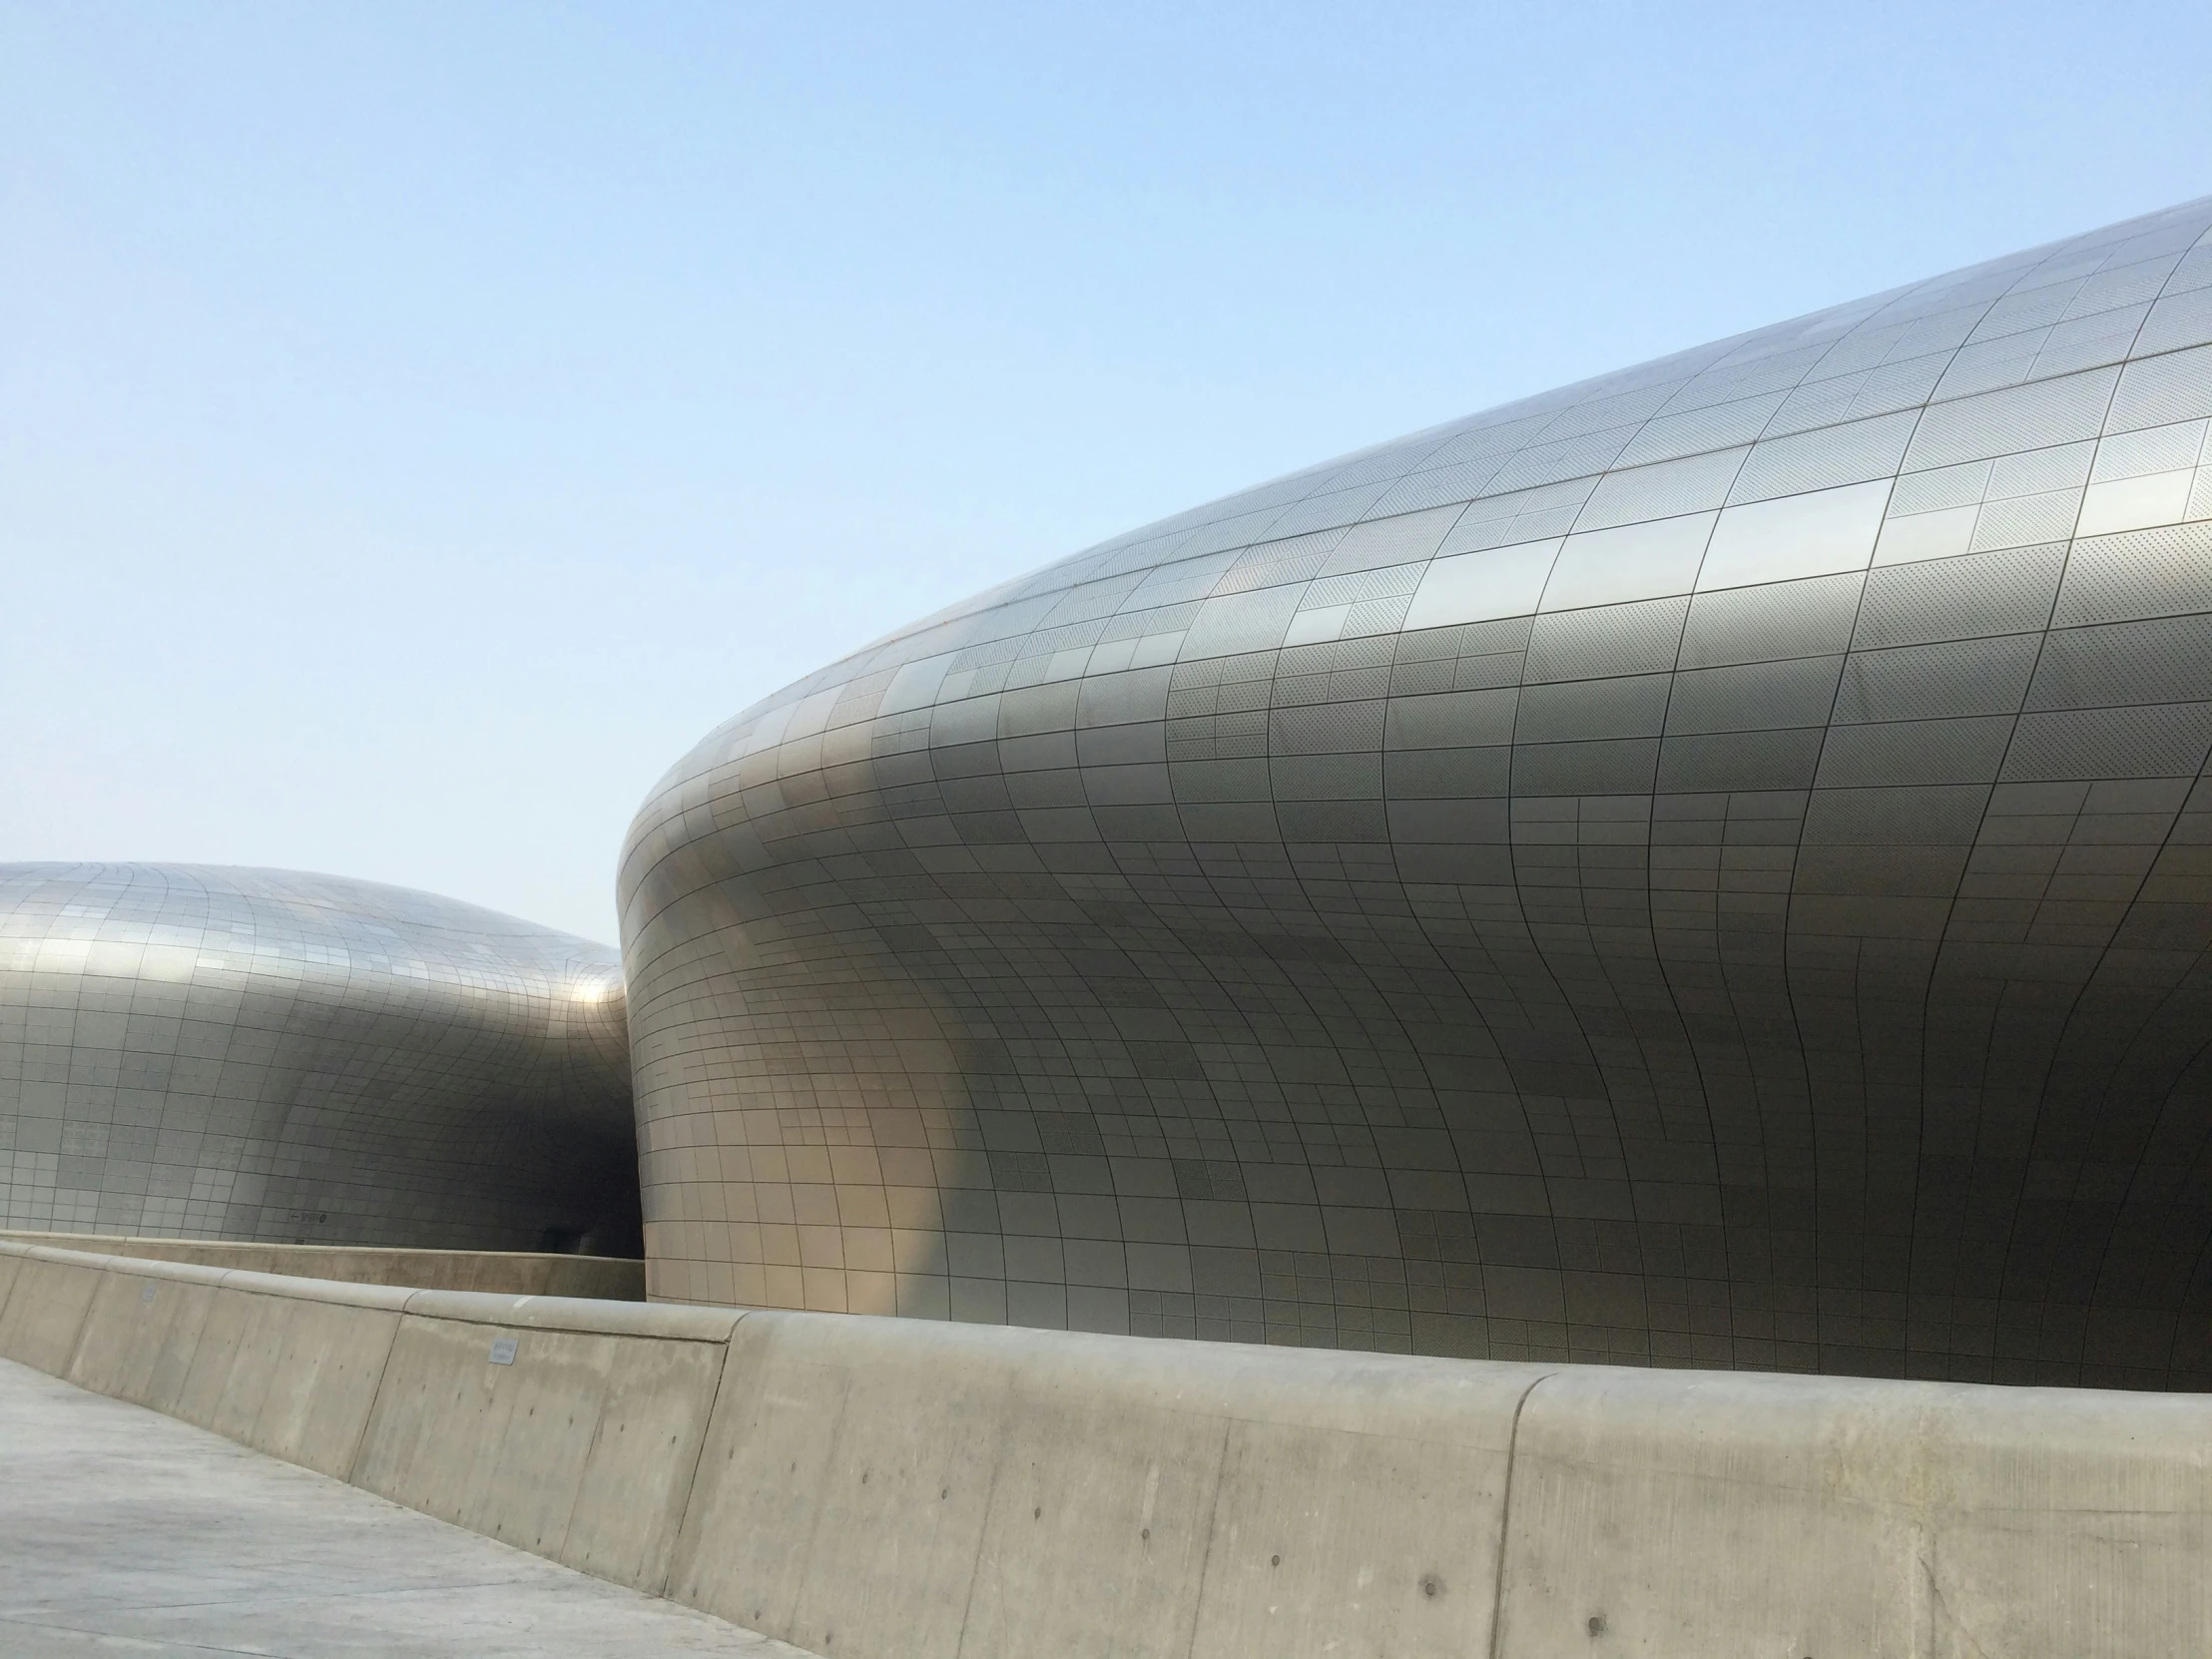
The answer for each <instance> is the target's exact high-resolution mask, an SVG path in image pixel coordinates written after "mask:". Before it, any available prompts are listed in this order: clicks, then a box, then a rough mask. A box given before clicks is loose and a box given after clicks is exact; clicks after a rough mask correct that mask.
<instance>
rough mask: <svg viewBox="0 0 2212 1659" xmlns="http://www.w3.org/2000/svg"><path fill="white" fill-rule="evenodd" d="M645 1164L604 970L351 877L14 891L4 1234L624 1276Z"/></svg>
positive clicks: (610, 957)
mask: <svg viewBox="0 0 2212 1659" xmlns="http://www.w3.org/2000/svg"><path fill="white" fill-rule="evenodd" d="M632 1144H633V1128H632V1119H631V1114H630V1084H629V1067H628V1038H627V1034H626V1031H625V1026H624V1013H623V996H622V972H621V966H620V963H619V961H618V959H617V957H616V955H615V953H614V952H613V951H612V950H610V949H608V948H606V947H605V946H602V945H595V944H590V943H587V942H586V941H585V940H582V939H577V938H571V937H569V936H568V935H566V934H563V933H556V932H552V931H550V930H548V929H546V928H542V927H535V926H532V925H531V924H529V923H527V922H522V921H516V920H514V919H513V918H511V917H508V916H502V915H498V914H495V913H493V912H492V911H489V910H481V909H478V908H476V907H475V906H473V905H468V904H460V903H455V902H453V901H452V900H450V899H443V898H436V897H432V896H431V895H429V894H427V893H418V892H409V891H406V890H404V889H402V888H398V887H387V886H381V885H377V884H375V883H372V882H367V881H348V880H340V879H338V878H336V877H332V876H322V875H301V874H294V873H291V872H288V871H282V870H263V869H234V868H212V867H205V866H183V865H156V864H97V863H84V864H6V865H0V1226H5V1227H9V1228H20V1229H35V1230H40V1231H49V1230H50V1231H58V1232H87V1233H136V1234H150V1235H162V1236H170V1237H183V1238H228V1239H266V1240H285V1241H297V1242H303V1243H309V1244H363V1245H386V1246H422V1247H437V1248H450V1249H508V1250H513V1249H527V1250H534V1249H538V1248H541V1247H543V1246H545V1245H547V1244H548V1243H551V1244H554V1245H556V1246H559V1247H564V1248H565V1247H567V1246H569V1245H572V1244H575V1243H579V1242H583V1241H585V1240H586V1239H587V1238H588V1237H590V1236H591V1235H592V1234H593V1231H594V1229H597V1230H598V1234H597V1237H596V1239H593V1241H592V1242H594V1243H595V1244H597V1245H599V1246H600V1247H602V1248H606V1247H615V1248H619V1246H620V1242H621V1241H620V1235H621V1233H622V1232H623V1231H624V1230H625V1227H626V1225H634V1222H628V1221H627V1219H626V1218H628V1216H629V1215H630V1213H631V1212H632V1211H633V1210H634V1206H635V1202H636V1200H635V1197H634V1189H633V1188H632V1186H631V1175H630V1171H631V1169H632V1167H633V1164H632V1156H631V1148H632ZM549 1235H550V1238H549Z"/></svg>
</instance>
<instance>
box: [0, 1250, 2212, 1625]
mask: <svg viewBox="0 0 2212 1659" xmlns="http://www.w3.org/2000/svg"><path fill="white" fill-rule="evenodd" d="M0 1356H4V1357H6V1358H9V1359H14V1360H19V1361H22V1362H23V1363H25V1364H29V1365H33V1366H36V1367H38V1368H39V1369H41V1370H45V1371H50V1372H53V1373H54V1374H56V1375H58V1376H64V1377H67V1378H69V1379H71V1380H72V1381H74V1382H76V1383H80V1384H82V1385H84V1386H86V1387H90V1388H95V1389H98V1390H100V1391H102V1392H106V1393H111V1394H114V1395H116V1396H118V1397H121V1398H126V1399H133V1400H137V1401H138V1402H140V1403H142V1404H146V1405H150V1406H153V1407H154V1408H156V1409H159V1410H164V1411H168V1412H171V1413H173V1414H175V1415H177V1416H180V1417H184V1418H187V1419H188V1420H191V1421H194V1422H198V1423H201V1424H203V1425H205V1426H207V1427H210V1428H214V1429H216V1430H218V1431H219V1432H222V1433H225V1434H228V1435H231V1436H232V1437H233V1438H236V1439H238V1440H241V1441H243V1442H244V1443H246V1444H249V1445H253V1446H257V1447H260V1448H261V1449H263V1450H266V1451H270V1452H273V1453H275V1454H276V1455H278V1456H282V1457H287V1458H290V1459H291V1460H293V1461H296V1462H300V1463H303V1464H306V1465H307V1466H309V1467H312V1468H317V1469H321V1470H323V1471H325V1472H327V1473H331V1474H335V1475H337V1476H339V1477H340V1478H344V1479H347V1480H350V1481H352V1482H353V1483H355V1484H357V1485H360V1486H363V1487H366V1488H367V1489H369V1490H371V1491H376V1492H379V1493H382V1494H383V1495H385V1496H387V1497H390V1498H392V1499H394V1500H395V1501H397V1502H401V1503H405V1504H409V1505H411V1506H413V1507H415V1508H418V1509H422V1510H424V1511H426V1512H428V1513H431V1514H435V1515H439V1516H442V1517H444V1518H446V1519H448V1520H451V1521H455V1522H457V1523H458V1524H460V1525H463V1526H468V1527H472V1528H474V1529H476V1530H478V1531H481V1532H485V1533H488V1534H490V1535H491V1536H494V1537H498V1538H503V1539H505V1540H507V1541H508V1542H510V1543H514V1544H516V1545H519V1546H520V1547H522V1548H525V1549H529V1550H534V1551H536V1552H538V1553H540V1554H544V1555H547V1556H549V1557H551V1558H553V1559H555V1560H560V1561H564V1562H567V1563H569V1564H570V1565H573V1566H576V1567H580V1568H582V1569H583V1570H585V1571H587V1572H592V1573H596V1574H599V1575H601V1576H603V1577H607V1578H611V1579H615V1580H617V1581H619V1582H622V1583H626V1584H631V1585H635V1586H637V1587H638V1588H641V1589H645V1590H648V1591H652V1592H657V1593H663V1594H667V1595H669V1596H672V1597H674V1598H675V1599H677V1600H680V1601H683V1602H686V1603H689V1604H691V1605H693V1606H697V1607H701V1608H704V1609H706V1610H708V1611H711V1612H714V1613H717V1614H720V1615H722V1616H724V1617H726V1618H730V1619H732V1620H735V1621H736V1622H738V1623H741V1624H745V1625H748V1626H751V1627H752V1628H754V1629H757V1630H761V1631H764V1632H767V1633H768V1634H771V1635H775V1636H779V1637H782V1638H784V1639H786V1640H788V1641H792V1642H795V1643H797V1644H799V1645H800V1646H802V1647H808V1648H812V1649H814V1650H816V1651H818V1652H821V1653H824V1654H829V1655H832V1656H834V1659H893V1656H897V1659H936V1656H943V1659H953V1656H955V1655H957V1656H959V1659H995V1656H1016V1655H1047V1654H1049V1655H1054V1656H1059V1655H1090V1654H1095V1655H1107V1654H1112V1655H1117V1656H1118V1655H1136V1656H1149V1655H1160V1656H1167V1655H1175V1656H1177V1659H1183V1656H1187V1655H1193V1654H1197V1655H1234V1656H1242V1655H1252V1656H1255V1659H1258V1656H1263V1655H1264V1656H1267V1659H1278V1656H1285V1659H1295V1656H1299V1655H1308V1654H1311V1655H1323V1654H1329V1655H1342V1654H1376V1655H1382V1654H1390V1655H1445V1654H1450V1655H1459V1656H1467V1655H1472V1656H1476V1659H1501V1656H1502V1659H1550V1656H1560V1655H1574V1656H1575V1659H1588V1656H1593V1655H1594V1656H1598V1659H1602V1656H1603V1655H1605V1654H1607V1653H1622V1654H1628V1653H1633V1654H1638V1655H1655V1656H1662V1659H1666V1656H1680V1659H1709V1656H1712V1655H1717V1654H1744V1655H1756V1656H1769V1655H1771V1656H1774V1659H1783V1656H1789V1659H1808V1656H1816V1659H1817V1656H1822V1655H1827V1656H1830V1659H1835V1656H1839V1655H1854V1656H1856V1655H1875V1656H1881V1659H1923V1656H1925V1659H1967V1656H1974V1655H1995V1654H2003V1655H2006V1656H2008V1659H2009V1656H2029V1659H2039V1656H2048V1659H2081V1656H2083V1655H2097V1654H2112V1655H2126V1656H2128V1659H2137V1656H2144V1655H2153V1654H2177V1655H2179V1654H2190V1655H2201V1654H2203V1653H2205V1652H2208V1651H2212V1399H2207V1398H2205V1397H2203V1396H2190V1395H2174V1394H2132V1393H2110V1392H2096V1391H2089V1390H2074V1389H2024V1388H2022V1389H2013V1388H1994V1387H1977V1386H1965V1385H1954V1384H1937V1383H1880V1382H1862V1381H1857V1380H1851V1379H1836V1378H1790V1377H1759V1376H1751V1375H1745V1374H1740V1373H1739V1374H1728V1375H1714V1374H1701V1373H1689V1372H1671V1373H1670V1372H1639V1371H1628V1370H1619V1371H1615V1370H1606V1369H1601V1368H1577V1367H1543V1366H1528V1365H1503V1364H1482V1363H1476V1362H1462V1361H1449V1360H1423V1359H1407V1358H1402V1357H1394V1356H1381V1355H1363V1354H1350V1353H1321V1352H1307V1351H1297V1350H1278V1349H1254V1348H1242V1347H1232V1346H1228V1345H1215V1344H1205V1343H1179V1342H1163V1341H1156V1340H1144V1339H1129V1338H1117V1337H1092V1336H1082V1335H1071V1334H1067V1333H1060V1332H1027V1331H1019V1330H1012V1329H1007V1328H1003V1327H977V1326H956V1325H943V1324H937V1323H933V1322H919V1321H914V1322H909V1321H902V1320H888V1319H867V1318H847V1317H840V1316H836V1315H822V1314H796V1313H762V1312H751V1313H748V1312H740V1311H737V1310H717V1309H705V1308H677V1307H660V1306H646V1305H626V1304H620V1303H607V1302H596V1303H595V1302H587V1301H579V1300H567V1299H552V1298H532V1297H520V1298H516V1297H495V1296H487V1295H482V1294H472V1293H467V1292H450V1291H404V1290H397V1289H391V1288H385V1287H377V1286H361V1285H338V1284H325V1283H318V1282H315V1281H310V1280H302V1279H298V1278H286V1277H278V1276H274V1275H266V1274H259V1273H250V1272H242V1271H237V1270H221V1269H211V1268H206V1267H199V1266H192V1265H185V1264H174V1263H166V1262H156V1261H148V1260H142V1259H126V1258H118V1257H97V1256H87V1255H83V1254H77V1253H68V1252H62V1251H56V1250H51V1249H47V1248H43V1247H26V1246H21V1245H11V1244H5V1243H0Z"/></svg>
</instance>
